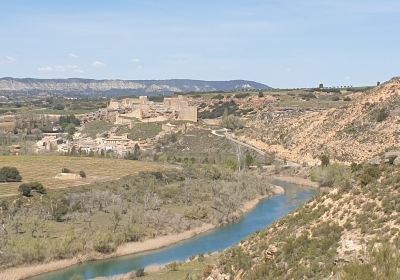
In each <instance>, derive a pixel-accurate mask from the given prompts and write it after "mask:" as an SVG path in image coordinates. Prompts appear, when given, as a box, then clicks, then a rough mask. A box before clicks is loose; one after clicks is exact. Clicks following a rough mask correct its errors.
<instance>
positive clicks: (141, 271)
mask: <svg viewBox="0 0 400 280" xmlns="http://www.w3.org/2000/svg"><path fill="white" fill-rule="evenodd" d="M135 275H136V277H143V276H144V268H139V269H138V270H136V273H135Z"/></svg>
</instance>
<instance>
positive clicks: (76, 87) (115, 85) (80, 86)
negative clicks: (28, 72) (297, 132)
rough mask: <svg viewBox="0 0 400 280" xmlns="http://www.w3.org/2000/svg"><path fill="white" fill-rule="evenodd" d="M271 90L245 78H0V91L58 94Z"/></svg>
mask: <svg viewBox="0 0 400 280" xmlns="http://www.w3.org/2000/svg"><path fill="white" fill-rule="evenodd" d="M251 89H270V87H269V86H267V85H264V84H261V83H257V82H253V81H245V80H233V81H202V80H188V79H172V80H93V79H78V78H71V79H32V78H24V79H17V78H8V77H7V78H0V92H7V93H13V92H15V93H27V94H34V93H42V92H45V93H55V94H57V93H58V94H65V95H88V96H121V95H139V94H146V95H155V94H172V93H175V92H177V93H188V92H210V91H233V90H251Z"/></svg>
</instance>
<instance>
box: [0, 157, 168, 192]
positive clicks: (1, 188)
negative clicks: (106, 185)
mask: <svg viewBox="0 0 400 280" xmlns="http://www.w3.org/2000/svg"><path fill="white" fill-rule="evenodd" d="M3 166H14V167H16V168H17V169H18V170H19V172H20V174H21V176H22V179H23V182H32V181H38V182H41V183H42V184H43V185H44V186H45V187H46V188H47V189H60V188H69V187H75V186H82V185H86V184H89V183H93V182H103V181H108V180H115V179H118V178H120V177H123V176H126V175H130V174H134V173H137V172H140V171H149V170H155V169H162V168H165V167H166V166H165V165H161V164H159V163H151V162H142V161H130V160H120V159H103V158H89V157H67V156H0V168H1V167H3ZM63 167H66V168H68V169H70V170H72V171H73V172H76V173H78V172H79V171H80V170H83V171H85V173H86V175H87V178H86V179H81V180H60V179H56V178H55V176H56V175H57V174H59V173H60V172H61V169H62V168H63ZM20 184H21V183H2V184H0V197H2V196H3V197H4V196H12V195H15V194H17V193H18V191H17V190H18V186H19V185H20Z"/></svg>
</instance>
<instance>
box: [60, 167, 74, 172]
mask: <svg viewBox="0 0 400 280" xmlns="http://www.w3.org/2000/svg"><path fill="white" fill-rule="evenodd" d="M61 173H72V171H71V170H70V169H68V168H66V167H64V168H63V169H61Z"/></svg>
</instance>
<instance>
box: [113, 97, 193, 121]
mask: <svg viewBox="0 0 400 280" xmlns="http://www.w3.org/2000/svg"><path fill="white" fill-rule="evenodd" d="M107 112H108V114H109V115H111V116H112V117H114V121H115V124H123V125H124V124H125V125H131V123H132V121H134V120H139V121H142V122H158V121H168V120H185V121H191V122H197V107H196V106H192V105H190V104H189V99H188V97H187V96H182V95H179V96H177V97H165V98H164V102H153V101H150V100H148V98H147V96H140V97H139V98H124V99H122V100H111V101H110V102H109V104H108V107H107Z"/></svg>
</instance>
